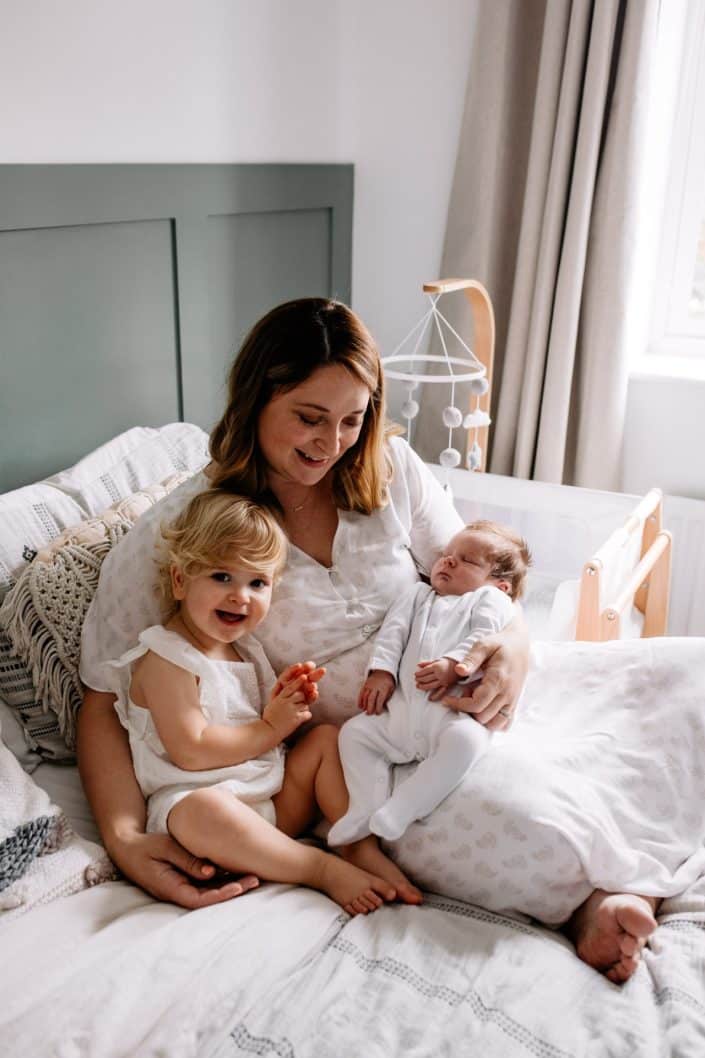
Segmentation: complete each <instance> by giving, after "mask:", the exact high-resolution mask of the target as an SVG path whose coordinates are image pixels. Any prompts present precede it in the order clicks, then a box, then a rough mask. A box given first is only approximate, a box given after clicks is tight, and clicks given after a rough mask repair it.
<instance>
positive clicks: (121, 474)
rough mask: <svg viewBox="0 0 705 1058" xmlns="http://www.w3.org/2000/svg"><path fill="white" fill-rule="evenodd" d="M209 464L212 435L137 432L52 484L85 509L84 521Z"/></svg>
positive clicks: (183, 429)
mask: <svg viewBox="0 0 705 1058" xmlns="http://www.w3.org/2000/svg"><path fill="white" fill-rule="evenodd" d="M207 462H208V435H207V434H206V433H205V432H204V431H203V430H202V429H201V428H200V426H194V425H193V424H192V423H187V422H173V423H170V424H169V425H168V426H162V427H159V428H154V427H150V426H135V427H133V429H131V430H126V431H125V433H122V434H119V436H118V437H115V438H114V439H113V440H112V441H108V442H107V443H106V444H104V445H101V446H100V448H96V449H95V451H93V452H91V453H90V454H89V455H87V456H85V457H84V458H83V459H81V460H80V461H79V462H78V463H76V464H75V465H74V466H72V467H70V468H69V469H68V470H63V471H62V472H61V473H60V474H55V475H54V477H52V478H49V479H48V482H49V484H51V485H52V486H53V487H54V488H55V489H60V490H61V492H62V493H64V494H65V495H66V496H70V497H71V498H72V499H73V500H74V501H75V502H76V503H77V504H80V506H81V507H82V509H83V514H82V515H81V517H84V518H85V517H86V515H95V514H100V513H101V512H102V511H104V510H105V509H106V507H110V506H112V505H113V504H115V503H118V502H119V501H120V500H122V499H125V497H126V496H131V495H132V493H134V492H138V491H139V490H140V489H144V488H147V487H148V486H149V485H155V484H157V483H158V482H160V481H164V480H165V479H166V478H169V477H171V476H173V475H174V474H183V473H185V472H192V473H196V471H198V470H201V468H202V467H203V466H205V464H206V463H207ZM77 520H79V519H77Z"/></svg>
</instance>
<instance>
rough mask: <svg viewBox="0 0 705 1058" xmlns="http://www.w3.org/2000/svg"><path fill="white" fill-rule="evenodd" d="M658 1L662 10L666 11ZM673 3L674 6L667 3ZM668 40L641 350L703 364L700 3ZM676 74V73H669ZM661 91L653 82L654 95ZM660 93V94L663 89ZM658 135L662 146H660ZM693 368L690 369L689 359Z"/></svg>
mask: <svg viewBox="0 0 705 1058" xmlns="http://www.w3.org/2000/svg"><path fill="white" fill-rule="evenodd" d="M669 6H670V5H669V4H665V5H662V11H663V10H664V8H665V10H666V12H668V10H669ZM679 6H681V5H674V7H672V8H671V11H673V10H674V9H675V7H679ZM664 31H665V33H666V35H667V36H668V35H669V34H670V37H669V43H670V51H669V50H668V48H667V49H666V53H667V55H669V56H670V71H669V74H668V76H670V78H671V82H672V104H673V107H672V111H671V113H672V122H671V125H672V133H671V139H670V149H669V155H670V157H669V161H668V175H667V184H666V188H665V194H664V198H663V203H664V206H663V232H662V237H661V243H660V252H659V258H658V265H657V282H656V287H655V291H654V299H653V306H654V307H653V326H652V333H651V341H650V343H649V355H650V356H652V355H654V354H656V355H660V356H661V357H667V358H669V359H670V358H671V357H679V358H691V363H693V360H692V358H698V362H699V363H698V366H699V368H702V364H703V363H704V362H705V3H703V2H702V0H690V2H688V3H684V4H683V5H682V9H681V18H680V22H679V24H678V25H677V26H675V24H674V23H671V24H670V26H669V25H667V26H666V27H664ZM676 72H677V76H674V75H675V74H676ZM660 90H663V84H661V85H659V84H658V82H657V86H656V92H657V93H658V92H659V91H660ZM666 95H668V91H667V90H666ZM668 142H669V141H668V138H667V137H665V138H664V139H663V140H662V149H663V146H664V145H665V144H668ZM693 366H695V365H694V364H693Z"/></svg>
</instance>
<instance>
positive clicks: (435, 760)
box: [328, 521, 531, 845]
mask: <svg viewBox="0 0 705 1058" xmlns="http://www.w3.org/2000/svg"><path fill="white" fill-rule="evenodd" d="M530 562H531V558H530V555H529V550H528V548H527V546H526V543H525V542H524V540H522V539H521V537H519V536H517V535H516V534H515V533H514V532H513V531H512V530H510V529H506V528H504V527H503V526H500V525H497V524H495V523H494V522H486V521H483V522H473V523H471V524H470V525H467V526H466V527H465V528H464V529H463V530H461V532H459V533H458V534H457V535H456V536H454V537H453V539H452V540H451V541H450V543H449V544H448V547H447V548H446V549H445V552H444V554H443V555H442V556H441V557H440V558H439V559H438V561H437V562H435V563H434V565H433V568H432V570H431V583H430V585H429V584H426V583H423V582H420V583H419V584H416V585H415V586H414V587H413V588H412V589H411V591H409V592H408V593H405V594H404V595H402V596H401V597H400V598H399V599H398V601H397V602H396V603H395V604H394V605H393V606H392V607H391V608H390V610H389V612H388V614H387V616H386V618H385V620H384V622H383V624H382V627H381V628H380V630H379V632H378V634H377V638H376V640H375V646H374V651H373V655H372V660H371V662H370V671H369V675H368V677H367V679H366V680H365V683H364V684H363V686H362V690H361V691H360V696H359V700H358V705H359V707H360V708H361V709H363V710H364V713H363V714H361V715H360V716H356V717H355V718H354V719H352V720H349V721H348V722H347V723H346V724H344V725H343V727H342V729H341V732H340V755H341V758H342V762H343V771H344V773H345V781H346V784H347V787H348V793H349V795H350V801H349V805H348V810H347V812H346V814H345V815H344V816H343V817H342V818H341V819H339V820H338V822H337V823H335V825H334V826H333V827H331V830H330V833H329V835H328V843H329V844H330V845H347V844H349V843H350V842H353V841H358V840H360V838H362V837H364V836H365V835H366V834H370V833H372V834H377V835H378V836H379V837H382V838H386V839H387V840H388V841H394V840H396V839H397V838H399V837H401V835H402V834H403V833H404V831H405V830H406V828H407V827H408V826H409V825H410V823H412V822H413V821H414V820H415V819H423V817H424V816H427V815H428V814H429V813H430V812H432V811H433V809H434V808H436V807H437V805H439V804H440V802H441V801H442V800H443V799H444V798H446V797H447V796H448V794H449V793H451V791H452V790H453V789H455V787H456V786H457V785H458V783H460V782H461V780H462V778H463V776H464V775H465V774H466V772H467V771H468V769H469V768H470V767H472V765H473V764H474V763H475V761H477V760H478V759H479V758H480V756H481V755H482V754H483V753H484V752H485V750H486V747H487V745H488V742H489V740H490V738H491V734H490V732H489V731H487V729H486V728H484V727H483V726H482V724H479V723H478V722H477V721H476V720H475V719H474V717H472V716H469V715H468V714H466V713H458V712H454V711H453V710H452V709H450V708H448V707H447V706H446V705H443V704H442V703H441V702H440V701H439V699H441V698H443V697H445V696H446V695H447V693H448V689H449V688H450V687H451V686H452V685H453V684H454V683H456V682H457V680H458V676H457V674H456V672H455V667H456V665H457V664H458V662H461V661H463V659H464V658H465V656H466V655H467V653H468V651H469V650H470V648H471V647H472V646H473V645H474V644H475V643H476V642H477V641H478V640H480V639H483V638H484V637H485V636H488V635H491V634H492V633H494V632H498V631H500V630H501V629H502V628H503V627H504V625H506V624H507V623H508V622H509V621H510V620H511V619H512V616H513V614H514V605H513V600H514V599H517V598H519V596H520V595H521V591H522V588H523V585H524V580H525V577H526V570H527V568H528V566H529V565H530ZM424 659H428V660H424ZM385 706H386V710H385ZM410 761H419V762H420V763H419V766H418V767H417V768H416V770H415V771H414V773H413V774H412V775H411V776H410V777H409V778H407V779H406V780H405V781H403V782H402V783H400V784H399V785H398V786H397V788H396V789H395V790H394V793H392V792H391V787H392V766H393V765H395V764H406V763H409V762H410Z"/></svg>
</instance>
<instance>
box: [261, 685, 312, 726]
mask: <svg viewBox="0 0 705 1058" xmlns="http://www.w3.org/2000/svg"><path fill="white" fill-rule="evenodd" d="M307 681H308V675H307V673H301V674H300V675H299V676H296V677H295V678H292V679H289V680H287V681H286V682H285V683H284V685H283V686H281V678H280V679H279V680H277V683H276V686H275V688H274V690H273V691H272V693H271V695H270V697H269V701H268V702H267V704H266V705H265V707H264V709H263V710H262V719H263V720H264V721H265V722H266V723H268V724H269V725H270V727H272V728H274V731H275V732H276V734H277V737H278V739H279V741H280V742H283V741H284V739H285V738H288V737H289V735H291V734H293V732H294V731H296V729H297V728H298V727H301V725H302V724H305V723H306V721H307V720H310V719H311V710H310V709H309V700H308V698H307V694H306V690H305V686H306V683H307ZM314 686H315V684H314Z"/></svg>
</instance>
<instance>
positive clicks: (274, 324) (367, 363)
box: [210, 298, 394, 514]
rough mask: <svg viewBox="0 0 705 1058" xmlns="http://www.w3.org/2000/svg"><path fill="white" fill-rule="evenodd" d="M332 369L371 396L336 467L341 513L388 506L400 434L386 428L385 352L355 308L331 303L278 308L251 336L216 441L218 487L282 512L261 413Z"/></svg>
mask: <svg viewBox="0 0 705 1058" xmlns="http://www.w3.org/2000/svg"><path fill="white" fill-rule="evenodd" d="M330 365H339V366H340V367H343V368H345V370H346V371H349V372H350V374H351V375H353V376H354V377H355V378H356V379H358V380H359V381H361V382H363V383H364V384H365V385H366V386H367V388H368V389H369V391H370V401H369V404H368V406H367V411H366V412H365V417H364V420H363V423H362V428H361V430H360V436H359V438H358V440H357V442H356V443H355V444H354V445H353V446H352V448H350V449H348V451H347V452H345V453H344V454H343V456H341V458H340V459H339V460H338V462H337V463H336V464H335V466H334V467H333V498H334V500H335V503H336V506H337V507H339V508H340V509H341V510H346V511H360V512H361V513H363V514H371V513H372V511H374V510H376V509H377V508H378V507H382V506H383V505H384V504H385V502H386V496H387V485H388V483H389V478H390V475H391V464H390V461H389V457H388V455H387V451H386V444H385V442H386V438H387V436H388V434H389V433H390V432H392V430H393V429H394V428H392V430H390V429H388V428H387V427H386V425H385V402H384V376H383V373H382V367H381V364H380V358H379V352H378V350H377V346H376V344H375V341H374V339H373V338H372V335H371V334H370V333H369V331H368V330H367V328H366V327H365V325H364V323H363V322H362V320H360V318H359V317H358V316H356V315H355V313H354V312H353V311H352V309H349V308H348V307H347V305H343V304H342V302H340V301H329V300H328V299H326V298H300V299H298V300H297V301H287V302H286V303H285V304H283V305H278V306H277V308H275V309H272V311H271V312H268V313H267V315H266V316H264V317H263V318H262V319H261V320H260V321H259V323H256V324H255V326H254V327H253V328H252V330H251V331H250V333H249V334H248V335H247V337H246V339H245V341H244V343H243V345H242V348H241V350H240V353H239V355H238V356H237V358H236V360H235V363H234V364H233V366H232V368H231V370H230V377H229V380H228V404H227V407H226V409H225V414H224V415H223V417H222V419H221V420H220V422H219V423H218V424H217V426H216V427H215V428H214V430H213V432H212V433H211V437H210V454H211V458H212V459H213V462H214V463H215V468H214V469H215V473H214V474H213V477H212V479H211V480H212V484H213V485H214V486H216V487H219V488H224V489H227V490H228V491H231V492H239V493H244V494H245V495H248V496H252V497H254V498H257V499H259V500H261V501H263V502H269V503H273V504H274V505H275V506H278V505H277V504H276V501H274V498H273V497H272V496H271V494H270V493H269V490H268V487H267V466H266V463H265V461H264V458H263V456H262V453H261V451H260V449H259V445H258V443H257V425H258V421H259V416H260V413H261V411H262V409H263V408H264V407H265V406H266V405H267V404H268V403H269V401H270V400H271V399H272V397H274V396H276V395H277V394H279V393H283V392H286V391H287V390H290V389H293V388H294V387H295V386H298V385H300V384H301V383H302V382H305V381H306V379H307V378H309V377H310V376H311V375H312V374H313V372H314V371H316V370H318V368H321V367H328V366H330Z"/></svg>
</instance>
